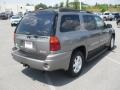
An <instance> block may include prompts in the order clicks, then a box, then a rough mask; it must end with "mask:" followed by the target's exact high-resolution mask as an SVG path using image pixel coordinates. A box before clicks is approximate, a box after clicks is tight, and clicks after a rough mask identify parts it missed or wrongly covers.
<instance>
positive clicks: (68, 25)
mask: <svg viewBox="0 0 120 90" xmlns="http://www.w3.org/2000/svg"><path fill="white" fill-rule="evenodd" d="M75 30H80V19H79V15H63V16H62V17H61V25H60V31H61V32H69V31H75Z"/></svg>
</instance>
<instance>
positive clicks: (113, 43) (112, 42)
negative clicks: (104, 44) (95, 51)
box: [108, 36, 115, 50]
mask: <svg viewBox="0 0 120 90" xmlns="http://www.w3.org/2000/svg"><path fill="white" fill-rule="evenodd" d="M114 47H115V38H114V37H113V36H112V37H111V40H110V43H109V48H108V49H109V50H112V49H113V48H114Z"/></svg>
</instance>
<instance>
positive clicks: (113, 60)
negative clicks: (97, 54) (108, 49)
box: [106, 56, 120, 65]
mask: <svg viewBox="0 0 120 90" xmlns="http://www.w3.org/2000/svg"><path fill="white" fill-rule="evenodd" d="M106 58H108V59H109V60H110V61H112V62H114V63H116V64H119V65H120V62H119V61H117V60H115V59H112V58H111V57H108V56H107V57H106Z"/></svg>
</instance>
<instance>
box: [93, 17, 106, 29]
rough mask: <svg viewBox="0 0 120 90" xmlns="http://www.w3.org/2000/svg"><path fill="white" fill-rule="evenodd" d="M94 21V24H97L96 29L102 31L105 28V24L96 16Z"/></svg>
mask: <svg viewBox="0 0 120 90" xmlns="http://www.w3.org/2000/svg"><path fill="white" fill-rule="evenodd" d="M95 20H96V24H97V28H98V29H104V28H105V23H104V22H103V20H102V19H101V18H100V17H98V16H96V17H95Z"/></svg>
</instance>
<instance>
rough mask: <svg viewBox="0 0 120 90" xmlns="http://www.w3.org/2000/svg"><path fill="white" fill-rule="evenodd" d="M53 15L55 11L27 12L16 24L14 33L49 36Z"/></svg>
mask: <svg viewBox="0 0 120 90" xmlns="http://www.w3.org/2000/svg"><path fill="white" fill-rule="evenodd" d="M55 16H56V14H55V13H53V12H47V11H41V12H35V13H30V14H27V15H25V16H24V18H23V19H22V21H21V22H20V24H19V25H18V28H17V31H16V33H18V34H32V35H40V36H49V35H50V34H51V31H52V30H53V25H54V19H55Z"/></svg>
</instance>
